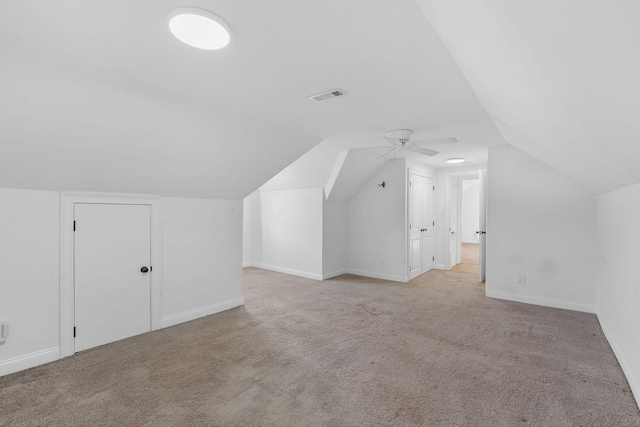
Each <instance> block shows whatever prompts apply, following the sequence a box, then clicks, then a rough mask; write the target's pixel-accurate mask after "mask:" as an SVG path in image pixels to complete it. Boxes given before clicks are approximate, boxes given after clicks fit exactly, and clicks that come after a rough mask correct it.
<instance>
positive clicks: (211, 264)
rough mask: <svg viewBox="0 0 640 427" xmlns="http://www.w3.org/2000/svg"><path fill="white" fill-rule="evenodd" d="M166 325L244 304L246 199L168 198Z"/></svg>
mask: <svg viewBox="0 0 640 427" xmlns="http://www.w3.org/2000/svg"><path fill="white" fill-rule="evenodd" d="M162 206H163V215H162V235H163V252H162V265H163V271H162V274H163V276H162V278H163V286H162V288H163V305H162V326H163V327H165V326H171V325H173V324H176V323H181V322H184V321H187V320H192V319H194V318H197V317H201V316H205V315H208V314H211V313H214V312H217V311H221V310H223V309H226V308H231V307H235V306H238V305H241V304H242V289H241V280H242V279H241V276H242V202H241V201H232V200H209V199H182V198H173V197H166V198H163V199H162Z"/></svg>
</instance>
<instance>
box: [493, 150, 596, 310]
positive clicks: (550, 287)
mask: <svg viewBox="0 0 640 427" xmlns="http://www.w3.org/2000/svg"><path fill="white" fill-rule="evenodd" d="M487 169H488V193H489V197H488V223H487V280H486V292H487V296H491V297H496V298H504V299H510V300H515V301H523V302H528V303H533V304H541V305H547V306H552V307H560V308H569V309H574V310H581V311H587V312H594V311H595V305H596V280H595V277H596V268H595V264H596V263H595V253H596V233H595V228H596V197H595V196H594V195H593V194H592V193H591V192H589V191H588V190H587V189H585V188H584V187H582V186H581V185H579V184H577V183H576V182H574V181H572V180H571V179H569V178H567V177H566V176H564V175H562V174H560V173H559V172H557V171H555V170H553V169H551V168H550V167H548V166H545V165H544V164H542V163H540V162H539V161H537V160H535V159H534V158H532V157H530V156H528V155H526V154H524V153H523V152H521V151H520V150H518V149H516V148H514V147H510V146H503V147H494V148H491V149H490V150H489V164H488V168H487ZM519 273H523V274H526V284H524V285H518V284H517V278H518V274H519Z"/></svg>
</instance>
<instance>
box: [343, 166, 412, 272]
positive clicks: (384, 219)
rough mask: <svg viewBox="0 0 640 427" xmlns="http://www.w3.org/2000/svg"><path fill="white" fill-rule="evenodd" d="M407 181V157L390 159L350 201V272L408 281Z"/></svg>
mask: <svg viewBox="0 0 640 427" xmlns="http://www.w3.org/2000/svg"><path fill="white" fill-rule="evenodd" d="M382 181H384V182H385V187H384V188H382V187H380V186H379V184H380V183H382ZM406 181H407V175H406V161H405V159H398V160H396V161H395V163H394V162H393V161H392V160H389V161H387V163H386V164H385V165H384V166H383V167H382V169H381V170H380V171H378V172H377V173H376V174H375V175H374V177H373V178H372V179H370V180H369V181H368V182H367V183H365V185H364V186H363V187H362V188H361V189H360V191H359V192H358V193H357V194H356V195H355V196H354V197H353V198H352V199H351V200H350V201H349V207H348V222H347V267H348V270H349V272H351V273H354V274H360V275H363V276H369V277H377V278H382V279H388V280H395V281H400V282H402V281H407V277H408V276H407V266H406V265H407V264H406V252H407V250H406V240H407V228H406V200H407V197H406V196H407V195H406Z"/></svg>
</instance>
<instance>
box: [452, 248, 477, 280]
mask: <svg viewBox="0 0 640 427" xmlns="http://www.w3.org/2000/svg"><path fill="white" fill-rule="evenodd" d="M461 252H462V253H461V254H460V255H461V257H460V258H461V259H460V261H461V262H460V264H456V265H454V266H453V267H451V271H461V272H463V273H473V274H475V275H477V274H478V273H479V272H480V245H479V244H478V243H463V244H462V251H461Z"/></svg>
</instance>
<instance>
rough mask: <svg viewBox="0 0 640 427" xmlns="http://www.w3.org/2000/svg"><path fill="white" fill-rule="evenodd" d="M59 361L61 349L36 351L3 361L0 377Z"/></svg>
mask: <svg viewBox="0 0 640 427" xmlns="http://www.w3.org/2000/svg"><path fill="white" fill-rule="evenodd" d="M58 359H60V347H53V348H48V349H46V350H40V351H35V352H33V353H29V354H25V355H23V356H18V357H14V358H12V359H7V360H3V361H2V362H0V376H3V375H9V374H12V373H14V372H18V371H23V370H25V369H29V368H33V367H35V366H39V365H44V364H45V363H50V362H54V361H56V360H58Z"/></svg>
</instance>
